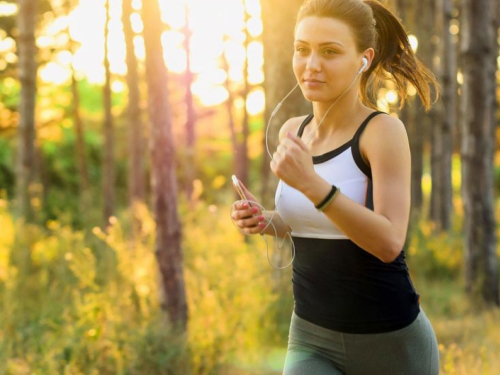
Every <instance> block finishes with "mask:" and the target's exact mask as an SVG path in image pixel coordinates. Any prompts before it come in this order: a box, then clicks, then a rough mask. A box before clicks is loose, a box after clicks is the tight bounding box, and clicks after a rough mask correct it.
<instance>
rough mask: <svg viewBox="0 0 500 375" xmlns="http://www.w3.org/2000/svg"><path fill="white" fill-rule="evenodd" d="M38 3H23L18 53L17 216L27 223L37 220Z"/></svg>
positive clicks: (20, 11)
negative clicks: (33, 194) (34, 197)
mask: <svg viewBox="0 0 500 375" xmlns="http://www.w3.org/2000/svg"><path fill="white" fill-rule="evenodd" d="M37 7H38V1H36V0H19V15H18V19H17V21H18V29H19V36H18V38H17V50H18V56H19V81H20V83H21V92H20V100H19V129H18V150H17V168H16V169H17V171H16V200H17V213H18V215H19V216H20V217H21V218H23V219H24V220H25V221H26V222H31V221H33V220H34V211H33V207H32V204H31V193H30V189H31V186H32V184H33V181H34V168H35V136H36V135H35V105H36V77H37V64H36V60H35V58H36V54H37V51H36V45H35V27H36V14H37Z"/></svg>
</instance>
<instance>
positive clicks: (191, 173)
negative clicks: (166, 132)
mask: <svg viewBox="0 0 500 375" xmlns="http://www.w3.org/2000/svg"><path fill="white" fill-rule="evenodd" d="M185 9H186V24H185V25H184V30H183V31H184V50H185V51H186V71H185V73H184V87H185V90H186V91H185V95H184V101H185V103H186V164H185V168H186V180H187V181H186V182H187V184H186V195H187V198H188V199H189V200H191V198H192V195H193V182H194V178H195V160H194V159H195V158H194V156H195V146H196V119H197V116H196V111H195V107H194V99H193V93H192V91H191V86H192V85H193V81H194V74H193V72H192V70H191V28H190V26H189V7H188V6H187V4H186V5H185Z"/></svg>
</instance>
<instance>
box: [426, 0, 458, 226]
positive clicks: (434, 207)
mask: <svg viewBox="0 0 500 375" xmlns="http://www.w3.org/2000/svg"><path fill="white" fill-rule="evenodd" d="M434 10H435V11H434V16H435V20H436V21H435V33H434V37H433V39H434V40H433V43H432V44H433V47H434V48H433V52H434V53H433V55H434V58H433V62H434V64H433V65H434V73H435V74H436V75H437V76H438V77H439V81H440V83H441V85H442V87H443V102H442V103H439V104H438V105H436V106H435V107H434V109H433V111H432V119H433V121H432V124H433V126H432V139H431V170H432V195H431V209H430V216H431V220H432V221H433V222H434V223H435V229H436V230H437V231H441V230H448V229H449V228H450V222H451V211H452V185H451V168H452V166H451V157H452V153H453V140H452V124H453V123H454V119H455V117H454V111H455V106H454V101H453V100H454V95H453V90H455V86H454V85H453V82H451V81H452V77H453V73H454V72H455V70H454V64H453V61H454V54H453V43H452V39H451V34H450V21H451V17H452V14H451V12H452V4H451V0H438V1H437V2H436V3H435V4H434ZM454 76H455V77H456V72H455V74H454ZM455 81H456V80H455ZM441 104H443V105H444V108H443V106H442V105H441Z"/></svg>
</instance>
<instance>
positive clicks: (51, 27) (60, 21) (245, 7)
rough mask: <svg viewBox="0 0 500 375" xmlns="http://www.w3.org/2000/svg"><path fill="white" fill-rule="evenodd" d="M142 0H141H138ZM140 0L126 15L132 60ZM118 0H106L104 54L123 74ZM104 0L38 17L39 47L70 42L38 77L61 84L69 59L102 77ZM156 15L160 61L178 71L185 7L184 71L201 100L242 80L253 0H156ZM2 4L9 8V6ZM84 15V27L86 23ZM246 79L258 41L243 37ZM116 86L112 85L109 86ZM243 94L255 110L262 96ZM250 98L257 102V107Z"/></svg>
mask: <svg viewBox="0 0 500 375" xmlns="http://www.w3.org/2000/svg"><path fill="white" fill-rule="evenodd" d="M143 1H144V0H143ZM141 3H142V1H141V0H134V1H133V4H132V6H133V9H134V13H133V14H132V15H131V23H132V29H133V31H134V33H135V34H136V35H135V36H134V52H135V54H136V56H137V58H138V60H139V61H144V59H145V46H144V40H143V38H142V35H141V34H142V32H143V29H144V25H143V22H142V19H141V15H140V8H141V6H142V5H141ZM121 4H122V0H111V3H110V21H109V60H110V70H111V73H112V74H115V75H120V76H123V75H125V74H126V71H127V66H126V46H125V40H124V35H123V25H122V20H121V17H122V14H121V13H122V10H121ZM104 5H105V0H87V1H80V2H79V4H78V5H77V6H76V7H75V8H74V9H73V10H72V12H71V13H70V14H69V15H68V16H59V17H56V18H50V19H47V20H46V23H47V26H46V27H45V30H44V31H43V33H41V35H40V36H39V37H38V38H37V45H38V46H39V47H40V48H51V47H52V46H63V45H65V44H67V43H68V42H69V38H68V35H67V33H66V30H67V29H68V27H69V37H71V39H72V40H74V41H75V42H76V43H75V46H78V47H77V48H76V49H75V50H74V55H73V56H72V55H71V53H70V52H69V51H65V52H60V53H57V64H51V65H49V66H47V67H45V68H44V69H43V70H42V71H41V72H40V76H41V78H42V80H43V81H47V82H50V83H54V84H65V82H67V77H70V74H71V73H70V67H71V64H73V67H74V68H75V70H76V72H77V74H78V75H79V76H82V75H83V77H86V79H88V81H89V82H90V83H92V84H97V85H102V84H103V83H104V79H105V72H104V67H103V61H104V24H105V8H104ZM160 5H161V10H162V20H163V21H164V22H165V23H166V24H167V28H166V31H165V32H164V33H163V35H162V45H163V50H164V59H165V64H166V66H167V68H168V70H169V71H170V72H172V73H174V74H182V73H183V72H185V70H186V68H187V65H186V64H187V61H186V60H187V56H186V51H185V49H184V38H185V36H184V30H183V29H184V27H185V24H186V10H187V11H188V12H189V13H188V14H189V28H190V32H191V38H190V53H191V56H190V59H191V71H192V72H193V73H194V74H195V82H194V84H193V92H194V93H195V95H196V96H197V97H198V98H199V99H200V101H201V103H202V105H206V106H211V105H219V104H220V103H222V102H223V101H224V100H226V98H227V97H228V93H227V91H226V89H225V88H224V87H222V86H223V85H224V84H225V82H226V81H227V80H230V81H231V82H234V83H235V84H237V85H240V84H242V83H243V82H244V76H243V70H244V66H245V56H246V53H245V52H246V51H245V47H244V43H245V39H246V35H245V32H244V27H245V11H246V12H247V14H248V16H247V17H248V19H247V23H246V27H247V28H248V33H249V35H250V37H252V38H258V37H259V36H260V35H261V34H262V32H263V26H262V20H261V18H260V13H261V6H260V2H259V0H245V1H234V0H213V1H210V2H208V1H203V0H183V1H178V0H162V1H160ZM9 9H10V10H9ZM13 9H14V10H15V11H17V7H16V6H12V4H9V3H5V2H2V1H0V14H2V13H1V12H4V13H5V12H7V11H13ZM89 22H91V25H92V27H89ZM13 43H14V41H13V40H11V39H3V40H1V41H0V50H4V49H5V50H7V49H9V48H12V47H13ZM247 53H248V55H247V56H248V81H249V83H250V84H251V85H260V84H262V82H264V73H263V64H264V56H263V46H262V43H261V42H260V41H251V42H250V43H249V46H248V51H247ZM223 55H224V56H225V57H226V59H227V63H228V65H229V68H228V69H227V72H226V71H225V70H224V69H223V64H222V60H221V57H222V56H223ZM116 90H118V91H119V90H121V88H118V87H116V86H114V89H113V91H116ZM252 95H253V99H251V100H249V103H250V102H251V103H253V104H251V105H249V111H252V113H259V112H262V110H263V108H264V107H263V101H262V96H261V94H259V93H258V92H255V93H253V94H252ZM255 103H261V104H262V107H261V108H257V107H258V105H257V104H255Z"/></svg>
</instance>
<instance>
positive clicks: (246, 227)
mask: <svg viewBox="0 0 500 375" xmlns="http://www.w3.org/2000/svg"><path fill="white" fill-rule="evenodd" d="M240 186H241V188H242V189H243V192H244V193H245V196H246V197H247V199H248V201H244V200H239V201H236V202H234V203H233V211H232V213H231V218H232V219H233V222H234V223H235V224H236V226H237V227H238V228H240V229H241V231H242V232H243V233H244V234H260V233H261V232H262V231H263V230H264V228H265V227H266V226H267V223H266V219H265V217H264V214H263V212H262V209H261V208H260V206H258V205H256V204H253V205H252V202H256V203H258V202H257V199H256V198H255V196H254V195H253V194H252V193H250V191H248V189H247V188H246V187H245V185H243V183H242V182H241V181H240Z"/></svg>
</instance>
